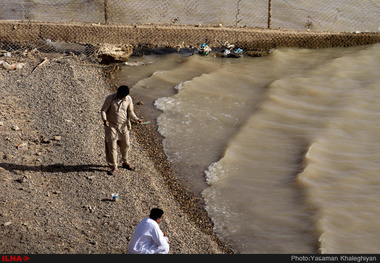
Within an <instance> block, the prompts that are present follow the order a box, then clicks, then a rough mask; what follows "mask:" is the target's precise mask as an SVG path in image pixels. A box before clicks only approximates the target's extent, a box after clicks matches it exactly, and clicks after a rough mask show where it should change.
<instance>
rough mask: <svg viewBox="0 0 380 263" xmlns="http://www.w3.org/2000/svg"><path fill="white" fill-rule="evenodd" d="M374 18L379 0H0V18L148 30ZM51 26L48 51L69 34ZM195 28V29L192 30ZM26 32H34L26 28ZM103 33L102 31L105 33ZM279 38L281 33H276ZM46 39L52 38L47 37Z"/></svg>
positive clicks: (350, 26)
mask: <svg viewBox="0 0 380 263" xmlns="http://www.w3.org/2000/svg"><path fill="white" fill-rule="evenodd" d="M379 18H380V0H323V1H314V0H303V1H301V0H224V1H220V0H207V1H205V0H203V1H200V0H135V1H132V0H1V1H0V21H10V20H16V21H22V22H23V23H27V22H35V21H39V22H41V21H42V22H56V23H85V24H98V25H108V26H117V25H124V26H125V25H134V26H139V25H151V26H152V28H153V29H154V26H155V25H176V26H194V27H198V28H199V27H203V26H213V27H225V28H229V29H231V28H232V29H242V28H262V29H266V28H271V29H272V30H298V31H305V32H330V33H331V32H336V33H337V32H351V33H352V32H356V33H359V32H360V33H361V32H371V33H374V34H378V33H379V30H380V28H379V27H380V24H379V21H380V19H379ZM51 31H52V32H48V34H47V35H48V36H50V37H47V36H44V39H43V41H42V40H41V41H42V42H39V43H38V45H40V46H43V47H44V48H45V49H47V50H48V49H49V47H50V48H51V49H53V50H54V44H56V42H54V39H55V37H54V36H55V35H54V34H56V35H60V39H62V38H67V39H70V37H67V36H66V37H65V36H63V33H61V32H58V31H57V30H54V29H51ZM194 33H195V34H197V31H195V32H194ZM0 34H1V32H0ZM26 34H34V33H33V31H30V32H27V33H26ZM65 34H74V35H78V34H83V35H79V36H78V37H77V38H80V36H85V35H86V32H82V33H79V32H75V31H72V32H65ZM102 34H103V33H102ZM148 36H149V35H148ZM148 36H145V38H146V37H148ZM0 37H1V36H0ZM107 37H108V36H105V38H107ZM181 37H182V36H181ZM281 37H286V36H284V35H281ZM199 38H200V39H201V40H200V41H206V40H207V36H206V37H204V36H203V35H202V36H199ZM205 38H206V39H205ZM49 40H50V41H51V40H53V41H51V42H49ZM70 41H71V42H72V43H70V44H75V43H76V42H75V41H73V38H72V37H71V40H70ZM218 41H219V42H221V41H224V39H222V37H220V38H219V40H218ZM308 41H312V40H308ZM9 42H13V43H9ZM15 42H17V38H16V41H14V40H12V39H10V37H9V35H7V38H6V39H4V38H3V39H1V38H0V44H1V47H2V49H4V50H8V49H10V48H13V49H15V48H17V47H18V46H17V45H15ZM78 42H80V41H78ZM285 42H286V41H285ZM363 43H364V44H365V43H367V42H365V41H364V42H363ZM61 44H62V43H61ZM66 44H68V43H66ZM179 45H180V44H179ZM56 46H57V45H56ZM61 46H62V45H61ZM305 46H307V45H305ZM327 46H328V45H327ZM82 49H83V50H87V51H88V48H87V47H82ZM74 50H75V49H74Z"/></svg>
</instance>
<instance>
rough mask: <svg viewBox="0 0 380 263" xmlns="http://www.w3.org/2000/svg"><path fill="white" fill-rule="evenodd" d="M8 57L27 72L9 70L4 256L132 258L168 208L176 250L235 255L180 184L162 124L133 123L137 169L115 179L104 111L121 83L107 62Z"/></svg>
mask: <svg viewBox="0 0 380 263" xmlns="http://www.w3.org/2000/svg"><path fill="white" fill-rule="evenodd" d="M2 59H4V57H0V60H2ZM6 59H7V61H8V62H10V63H11V62H21V63H24V67H23V68H22V69H17V70H6V69H3V68H2V67H1V65H0V158H1V162H0V235H1V237H2V238H1V239H0V253H1V254H10V253H11V254H24V253H25V254H35V253H39V254H52V253H54V254H60V253H63V254H66V253H70V254H79V253H80V254H89V253H98V254H105V253H115V254H123V253H128V244H129V240H130V238H131V236H132V234H133V231H134V229H135V227H136V225H137V224H138V223H139V221H140V220H141V219H143V218H144V217H147V216H148V215H149V211H150V209H151V208H153V207H160V208H162V209H163V210H164V211H165V214H164V221H163V222H162V223H161V229H162V230H163V231H164V232H166V233H167V235H168V237H169V239H170V242H171V249H170V253H173V254H190V253H191V254H193V253H200V254H208V253H232V252H234V251H233V250H232V249H231V248H230V247H228V246H227V245H225V244H224V243H223V242H222V241H221V240H219V239H218V237H217V236H216V235H215V234H214V233H213V232H212V223H211V221H210V219H209V218H208V217H207V213H206V212H205V211H204V209H203V208H202V206H201V202H199V200H196V199H195V198H193V197H192V196H191V195H190V194H188V193H187V191H186V190H185V188H184V187H182V186H181V185H179V183H177V181H176V177H175V174H174V173H173V172H172V170H171V167H170V163H168V161H167V160H166V157H165V154H164V153H163V151H162V146H161V144H160V143H161V141H160V138H159V136H157V134H156V128H155V127H151V126H149V125H137V124H135V125H133V127H132V133H131V142H132V148H131V151H130V163H131V164H132V165H134V166H135V167H136V171H134V172H131V171H127V170H120V171H121V172H120V173H119V174H117V175H115V176H109V175H107V174H106V171H107V170H108V167H107V166H106V162H105V154H104V128H103V126H102V122H101V119H100V108H101V106H102V103H103V101H104V99H105V97H106V96H107V95H108V94H110V93H111V92H113V91H112V87H113V86H112V84H111V83H110V82H109V81H107V79H105V78H104V75H105V74H104V73H105V72H106V71H105V67H104V66H102V65H99V64H97V63H94V62H91V61H90V60H89V59H87V58H85V57H81V56H76V55H72V54H71V55H66V54H57V53H54V54H53V53H51V54H42V53H39V52H38V51H37V52H33V51H25V52H23V53H19V54H12V57H10V58H6ZM108 73H110V72H108ZM111 73H112V71H111ZM106 75H107V74H106ZM134 99H135V102H136V101H138V98H134ZM139 107H144V105H136V106H135V108H136V111H137V115H138V116H139V117H142V118H144V116H141V115H139ZM114 192H117V193H119V201H117V202H114V201H112V199H111V194H112V193H114Z"/></svg>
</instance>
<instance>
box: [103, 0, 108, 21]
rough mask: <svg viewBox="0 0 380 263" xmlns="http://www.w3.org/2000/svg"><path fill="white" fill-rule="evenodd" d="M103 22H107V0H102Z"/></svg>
mask: <svg viewBox="0 0 380 263" xmlns="http://www.w3.org/2000/svg"><path fill="white" fill-rule="evenodd" d="M104 23H106V24H108V0H104Z"/></svg>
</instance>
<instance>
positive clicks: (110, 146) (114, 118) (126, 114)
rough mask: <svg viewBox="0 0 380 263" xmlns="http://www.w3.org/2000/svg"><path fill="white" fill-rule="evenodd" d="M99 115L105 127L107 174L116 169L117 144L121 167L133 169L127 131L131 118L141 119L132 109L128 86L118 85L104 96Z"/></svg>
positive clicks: (113, 172) (137, 120) (112, 172)
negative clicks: (115, 90)
mask: <svg viewBox="0 0 380 263" xmlns="http://www.w3.org/2000/svg"><path fill="white" fill-rule="evenodd" d="M101 115H102V120H103V122H104V127H105V148H106V160H107V163H108V165H109V166H110V167H111V170H110V171H109V172H108V174H109V175H113V174H115V173H116V172H117V171H118V157H117V150H118V147H117V145H119V146H120V151H121V159H122V167H123V168H126V169H128V170H132V171H133V170H134V167H132V166H131V165H130V164H129V163H128V150H129V146H130V141H129V131H130V130H131V119H133V120H135V121H136V122H137V123H141V120H140V119H139V118H138V117H137V116H136V114H135V112H134V110H133V102H132V98H131V97H130V96H129V87H128V86H124V85H122V86H120V87H119V88H118V89H117V92H116V93H114V94H111V95H109V96H108V97H107V98H106V100H105V101H104V104H103V107H102V110H101Z"/></svg>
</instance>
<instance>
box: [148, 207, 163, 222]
mask: <svg viewBox="0 0 380 263" xmlns="http://www.w3.org/2000/svg"><path fill="white" fill-rule="evenodd" d="M163 214H164V211H163V210H162V209H160V208H153V209H152V210H150V215H149V217H150V218H152V219H153V220H157V219H158V218H160V217H161V216H162V215H163Z"/></svg>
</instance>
